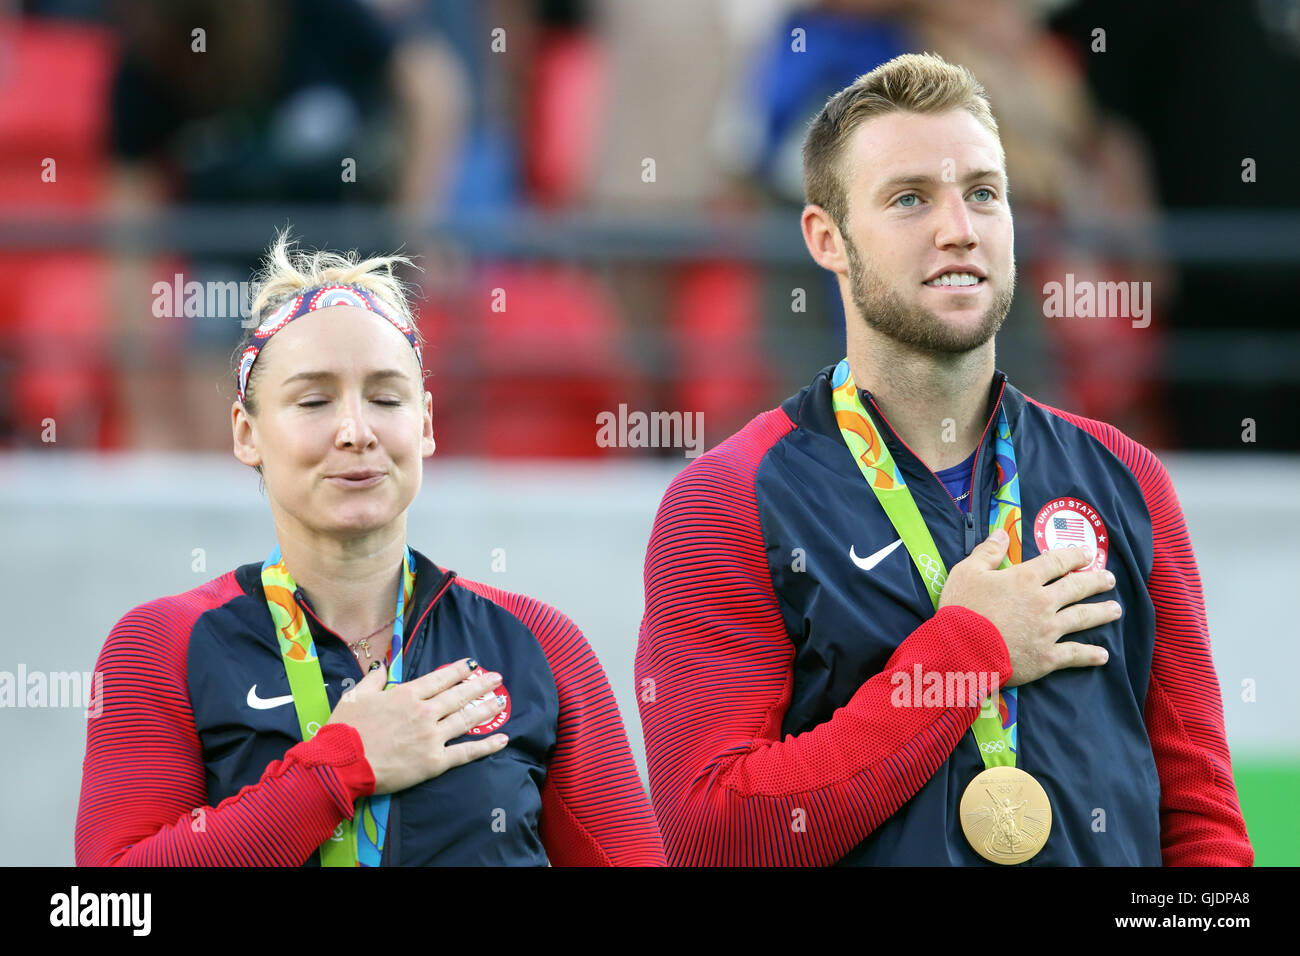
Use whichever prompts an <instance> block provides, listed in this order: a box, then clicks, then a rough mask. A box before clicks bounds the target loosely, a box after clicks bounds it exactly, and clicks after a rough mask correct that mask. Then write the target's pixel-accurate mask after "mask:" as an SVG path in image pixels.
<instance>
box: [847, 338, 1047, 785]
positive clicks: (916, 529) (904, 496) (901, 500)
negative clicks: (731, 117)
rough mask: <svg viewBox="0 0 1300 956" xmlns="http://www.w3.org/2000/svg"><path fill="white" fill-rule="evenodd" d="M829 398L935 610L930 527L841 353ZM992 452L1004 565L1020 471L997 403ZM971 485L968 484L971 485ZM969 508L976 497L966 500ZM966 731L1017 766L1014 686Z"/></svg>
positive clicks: (993, 522)
mask: <svg viewBox="0 0 1300 956" xmlns="http://www.w3.org/2000/svg"><path fill="white" fill-rule="evenodd" d="M831 389H832V391H831V401H832V405H833V407H834V409H835V421H836V423H837V424H838V425H839V427H840V434H841V435H842V436H844V441H845V443H846V444H847V445H848V446H849V450H850V451H851V452H852V453H853V460H854V461H856V462H857V463H858V468H859V469H861V471H862V476H863V477H864V478H866V480H867V486H868V487H869V488H870V489H871V490H872V491H873V492H874V493H875V495H876V498H877V500H879V501H880V506H881V507H882V508H884V509H885V515H886V516H887V517H888V518H889V520H890V521H891V522H892V523H893V525H894V528H895V530H897V531H898V536H899V537H900V538H902V539H903V544H904V545H905V546H906V547H907V551H908V553H909V554H911V556H912V563H913V564H915V565H916V569H917V571H919V572H920V573H921V580H922V582H924V584H925V589H926V593H927V594H929V595H930V601H931V603H933V605H934V607H935V610H938V608H939V595H940V593H941V592H942V591H943V585H944V582H945V581H947V579H948V569H947V568H946V567H945V566H944V563H943V558H942V557H941V556H940V555H939V549H938V548H937V547H936V546H935V543H934V538H933V537H932V536H931V535H930V529H929V528H928V527H926V524H925V519H924V518H922V517H921V511H920V509H919V508H918V507H917V506H916V501H915V499H914V498H913V497H912V492H911V489H909V488H908V487H907V481H906V480H905V479H904V478H903V473H902V472H901V471H900V470H899V468H898V466H897V464H896V463H895V462H894V456H893V455H891V454H890V452H889V448H888V447H886V445H885V442H884V441H883V439H882V438H881V437H880V432H879V430H878V429H877V428H876V426H875V424H874V423H873V422H872V420H871V416H870V415H869V414H868V412H867V409H866V407H865V406H864V405H863V404H862V399H860V398H859V397H858V387H857V384H856V383H855V382H854V381H853V373H852V372H851V371H849V360H848V359H847V358H846V359H844V360H843V361H841V362H840V364H839V365H837V366H836V367H835V372H834V374H833V375H832V376H831ZM994 453H995V454H996V456H997V466H998V491H997V494H995V495H994V496H993V499H992V501H990V503H989V533H990V534H992V533H993V531H995V530H996V529H998V528H1001V529H1003V530H1004V531H1006V533H1007V536H1008V538H1009V539H1010V540H1009V544H1008V546H1007V556H1006V557H1005V558H1003V559H1002V564H1001V565H1000V567H1003V568H1009V567H1010V566H1011V565H1012V564H1018V563H1019V562H1020V553H1021V544H1020V542H1021V538H1020V475H1019V473H1018V472H1017V471H1016V454H1015V450H1014V449H1013V448H1012V447H1011V429H1010V427H1009V426H1008V425H1007V416H1006V412H1005V411H1004V410H1003V408H1002V406H1001V404H999V405H998V417H997V424H996V426H995V430H994ZM973 488H974V486H973V485H972V490H973ZM970 504H971V510H972V511H973V510H974V509H975V507H976V506H977V504H978V502H976V501H975V499H974V498H972V499H971V503H970ZM971 732H972V733H973V734H974V735H975V740H976V742H977V743H978V744H979V752H980V756H981V757H982V758H983V759H984V766H985V768H989V767H998V766H1007V767H1014V766H1015V765H1016V689H1015V688H1014V687H1009V688H1007V689H1005V690H1002V691H998V690H997V689H994V691H993V692H992V693H990V694H989V696H988V697H986V698H985V699H984V701H983V702H982V703H981V704H980V713H979V716H978V717H977V718H976V719H975V723H974V724H972V725H971Z"/></svg>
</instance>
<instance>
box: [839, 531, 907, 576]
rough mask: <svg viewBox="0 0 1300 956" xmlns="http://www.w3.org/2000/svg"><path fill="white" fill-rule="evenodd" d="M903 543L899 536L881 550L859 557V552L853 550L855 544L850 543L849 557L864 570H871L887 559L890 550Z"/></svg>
mask: <svg viewBox="0 0 1300 956" xmlns="http://www.w3.org/2000/svg"><path fill="white" fill-rule="evenodd" d="M902 543H903V539H902V538H899V539H898V540H897V541H895V542H894V543H893V544H887V545H885V546H884V547H883V548H881V549H880V550H879V551H876V552H875V553H873V554H869V555H867V556H866V557H865V558H859V557H858V556H857V553H856V552H854V550H853V545H849V559H850V560H851V561H852V562H853V563H854V564H856V565H857V566H858V567H860V568H861V569H862V570H863V571H870V570H871V569H872V568H874V567H875V566H876V565H877V564H879V563H880V562H881V561H883V560H885V558H887V557H889V555H890V552H892V551H893V550H894V549H895V548H897V547H898V546H899V545H900V544H902Z"/></svg>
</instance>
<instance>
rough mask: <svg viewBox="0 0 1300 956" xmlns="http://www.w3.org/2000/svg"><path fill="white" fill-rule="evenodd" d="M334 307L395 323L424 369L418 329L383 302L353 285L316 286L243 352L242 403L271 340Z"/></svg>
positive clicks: (276, 314)
mask: <svg viewBox="0 0 1300 956" xmlns="http://www.w3.org/2000/svg"><path fill="white" fill-rule="evenodd" d="M331 305H353V306H356V307H357V308H359V309H369V310H370V311H371V312H374V313H375V314H376V315H382V316H383V317H384V318H385V319H387V320H388V321H389V322H391V323H393V325H394V326H395V327H396V328H397V331H399V332H401V333H402V334H403V335H405V336H406V341H408V342H410V343H411V348H413V349H415V361H416V362H417V363H418V364H419V365H420V367H421V368H423V367H424V357H423V356H422V355H421V354H420V342H419V339H417V338H416V335H415V329H414V328H413V327H412V326H411V324H410V323H409V322H407V321H406V320H404V319H403V318H402V316H401V313H400V312H398V311H397V310H396V309H394V308H393V307H392V306H390V305H388V304H386V303H385V302H384V300H383V299H381V298H379V297H378V296H377V295H374V294H372V293H370V292H367V291H366V290H365V289H359V288H357V287H356V286H353V285H344V284H342V283H335V284H332V285H322V286H314V287H313V288H310V289H304V290H303V291H301V292H299V293H298V294H297V295H296V296H294V297H293V298H292V299H289V300H288V301H287V302H285V303H284V304H283V305H281V306H280V307H279V308H278V309H276V310H275V312H273V313H272V314H271V317H270V318H269V319H267V320H266V321H265V322H263V323H262V324H261V325H259V326H258V327H257V330H256V331H255V332H254V333H253V338H252V339H251V340H250V341H249V343H248V348H246V349H244V354H243V355H241V356H240V357H239V371H238V372H237V373H236V375H235V386H236V388H238V390H239V400H240V401H241V402H242V401H243V400H244V389H245V388H246V387H247V386H248V376H249V374H250V373H251V372H252V371H253V363H254V362H256V361H257V353H259V352H260V351H262V349H263V348H265V347H266V343H267V341H268V340H269V339H270V338H271V336H273V335H275V333H276V332H279V331H280V330H281V329H282V328H284V327H285V326H286V325H288V324H289V323H290V322H292V321H293V320H294V319H296V318H298V317H299V316H300V315H306V314H307V313H308V312H315V311H316V310H317V309H327V308H329V307H330V306H331Z"/></svg>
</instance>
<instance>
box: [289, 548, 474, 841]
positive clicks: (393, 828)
mask: <svg viewBox="0 0 1300 956" xmlns="http://www.w3.org/2000/svg"><path fill="white" fill-rule="evenodd" d="M455 579H456V572H455V571H447V572H445V573H444V574H443V577H442V581H441V582H440V583H439V585H438V590H437V591H435V592H434V594H433V597H432V598H430V599H429V603H428V604H427V605H426V606H425V608H424V611H423V612H422V613H421V614H420V617H419V619H418V620H417V621H416V622H415V627H413V628H412V629H411V646H412V647H414V646H415V637H416V635H418V634H419V633H420V628H421V627H422V626H423V625H424V619H425V618H426V617H428V616H429V612H430V611H432V610H433V606H434V605H435V604H437V603H438V601H440V600H441V599H442V596H443V595H444V594H446V593H447V589H448V588H450V587H451V583H452V581H454V580H455ZM293 599H294V601H295V602H296V603H297V605H298V606H299V607H300V608H302V609H303V610H304V611H306V612H307V613H308V614H310V615H311V619H312V620H313V621H315V622H316V623H317V624H319V625H320V629H321V630H322V631H324V632H325V633H326V634H328V635H329V636H330V637H332V638H334V640H336V641H338V642H339V643H340V644H342V645H343V646H344V647H347V642H346V641H344V640H343V638H341V637H339V636H338V635H337V634H335V633H334V632H333V631H332V630H330V629H329V628H328V627H326V626H325V624H324V623H323V622H322V621H321V619H320V618H319V617H317V616H316V612H314V611H313V610H312V609H311V608H310V607H309V606H308V605H307V601H306V597H305V596H304V595H303V593H302V589H301V588H295V589H294V592H293ZM408 649H409V648H408ZM350 651H351V649H350V648H349V653H350ZM405 653H406V651H405V650H403V654H405ZM352 664H353V666H354V667H355V668H356V669H357V672H358V673H360V671H361V663H360V662H359V661H358V660H357V659H356V658H355V657H353V658H352ZM364 676H365V675H364V674H363V675H362V677H363V678H364ZM400 807H401V801H400V800H396V799H393V797H392V796H391V795H390V797H389V801H388V826H387V832H386V834H385V836H384V849H383V850H382V851H381V855H380V858H379V865H380V866H393V865H394V864H393V859H394V858H395V857H397V854H398V847H397V844H398V836H397V835H398V833H399V831H400V829H401V809H400Z"/></svg>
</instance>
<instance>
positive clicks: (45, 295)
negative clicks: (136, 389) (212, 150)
mask: <svg viewBox="0 0 1300 956" xmlns="http://www.w3.org/2000/svg"><path fill="white" fill-rule="evenodd" d="M114 55H115V53H114V42H113V39H112V37H111V35H110V34H109V33H108V32H107V31H106V30H103V29H100V28H97V27H93V26H85V25H81V24H70V23H63V22H45V21H40V20H30V19H29V20H18V21H10V22H7V23H4V24H0V208H4V209H5V210H6V211H7V212H9V213H14V212H23V213H27V214H37V213H39V211H41V210H47V209H50V210H78V209H92V208H94V207H96V206H98V205H99V204H101V203H102V201H103V199H104V188H105V182H106V177H107V144H106V126H107V116H108V89H109V81H110V76H111V71H112V68H113V63H114ZM33 91H39V95H33ZM47 160H53V162H54V165H53V167H52V172H53V176H52V177H50V176H49V175H48V174H47V175H46V176H43V175H42V174H43V172H45V171H46V170H49V169H51V167H49V166H48V164H47ZM0 274H2V275H4V277H5V280H6V282H7V284H8V286H9V290H10V291H9V295H7V296H6V297H5V302H4V304H3V305H0V335H3V342H4V345H3V349H4V355H3V356H0V359H2V361H0V367H4V368H7V369H8V372H7V377H8V378H9V381H7V382H4V383H0V388H4V390H5V391H6V392H8V394H9V395H10V397H11V409H10V414H11V416H12V419H13V427H14V429H15V435H14V436H12V438H13V440H15V441H17V442H20V443H22V444H24V445H30V444H35V443H39V442H40V440H41V438H40V436H41V433H42V426H41V423H42V422H43V421H44V420H46V419H48V418H53V419H54V420H55V422H56V437H57V444H58V445H59V446H61V447H69V446H71V447H78V446H91V447H98V448H108V447H112V446H114V445H115V444H116V443H117V442H118V441H119V439H120V433H121V429H120V424H119V422H118V421H117V418H116V410H115V402H114V392H113V383H112V376H111V374H110V369H109V355H110V352H111V348H110V346H111V343H110V341H109V334H110V333H109V321H110V308H111V298H110V296H109V289H108V277H107V275H106V265H105V263H104V261H103V258H102V257H101V256H99V255H98V254H95V253H90V252H84V251H56V252H48V253H47V252H39V253H38V252H21V251H19V252H8V251H4V252H0Z"/></svg>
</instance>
